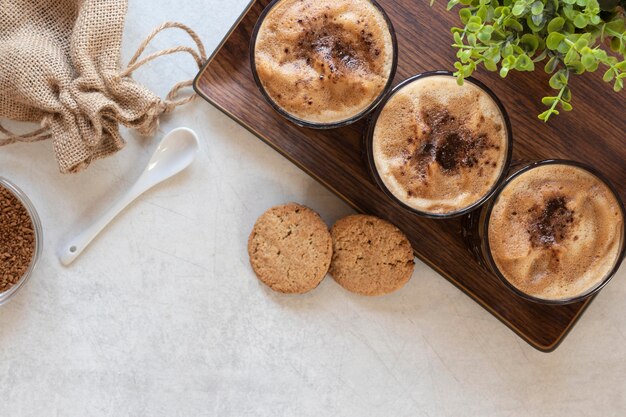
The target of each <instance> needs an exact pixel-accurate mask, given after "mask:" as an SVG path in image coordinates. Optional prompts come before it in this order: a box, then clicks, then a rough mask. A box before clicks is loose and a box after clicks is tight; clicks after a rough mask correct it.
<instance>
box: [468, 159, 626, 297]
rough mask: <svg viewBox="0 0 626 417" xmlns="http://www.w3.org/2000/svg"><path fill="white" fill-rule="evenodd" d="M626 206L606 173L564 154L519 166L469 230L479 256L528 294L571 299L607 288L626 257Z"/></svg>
mask: <svg viewBox="0 0 626 417" xmlns="http://www.w3.org/2000/svg"><path fill="white" fill-rule="evenodd" d="M625 217H626V211H625V209H624V204H623V203H622V201H621V200H620V197H619V194H618V193H617V191H616V190H615V188H614V187H613V186H612V185H611V183H610V182H609V181H608V180H607V179H606V178H604V177H603V176H602V175H601V174H600V173H599V172H597V171H596V170H594V169H593V168H591V167H589V166H586V165H584V164H581V163H578V162H573V161H565V160H545V161H540V162H534V163H531V164H528V165H526V166H524V167H523V168H521V169H517V170H516V171H515V172H514V173H513V174H512V175H511V176H509V177H508V178H507V180H506V181H505V182H504V183H503V184H502V185H501V186H500V187H499V189H498V190H497V192H496V194H495V195H494V198H493V199H492V200H490V201H489V203H488V204H486V205H485V206H483V208H482V209H481V211H480V212H475V213H472V214H471V215H469V216H468V221H467V223H466V227H465V231H466V236H467V237H468V239H469V243H470V247H471V248H472V250H473V251H474V253H475V255H476V256H477V258H478V260H479V261H480V262H481V263H482V264H483V266H485V267H486V268H488V269H489V270H491V271H492V272H493V273H494V274H495V275H497V276H498V277H499V278H500V279H501V280H502V282H503V283H504V284H505V285H507V286H508V287H509V288H510V289H512V290H513V291H514V292H515V293H517V294H518V295H520V296H521V297H523V298H525V299H528V300H531V301H535V302H538V303H542V304H569V303H574V302H577V301H581V300H583V299H585V298H587V297H590V296H591V295H593V294H595V293H597V292H598V291H600V289H601V288H603V287H604V286H605V285H606V284H607V283H608V282H609V280H610V279H611V278H612V277H613V275H614V274H615V272H617V270H618V268H619V266H620V264H621V262H622V260H623V258H624V251H625V248H626V245H625V244H624V236H625V234H626V230H625V229H624V227H625V226H624V219H625Z"/></svg>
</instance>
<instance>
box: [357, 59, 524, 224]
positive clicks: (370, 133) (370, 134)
mask: <svg viewBox="0 0 626 417" xmlns="http://www.w3.org/2000/svg"><path fill="white" fill-rule="evenodd" d="M438 75H443V76H449V77H454V73H453V72H451V71H446V70H432V71H425V72H421V73H418V74H415V75H413V76H411V77H409V78H407V79H405V80H403V81H402V82H400V83H399V84H398V85H397V86H395V87H394V88H393V89H392V90H391V91H389V93H388V94H387V95H386V96H385V98H384V99H383V101H382V102H381V103H380V104H379V106H378V107H377V108H376V110H375V111H374V112H373V113H372V114H371V115H370V118H369V120H368V126H367V129H366V131H365V146H366V154H367V161H368V165H369V168H370V172H371V174H372V176H373V177H374V180H375V182H376V183H377V185H378V187H379V188H380V189H381V190H382V191H383V192H384V193H385V194H386V195H387V197H389V198H390V199H391V200H393V201H394V202H395V203H396V204H398V205H399V206H401V207H402V208H404V209H406V210H408V211H410V212H413V213H415V214H416V215H418V216H420V217H424V218H429V219H441V220H445V219H453V218H458V217H461V216H463V215H466V214H468V213H470V212H472V211H474V210H477V209H479V208H480V207H482V206H483V205H484V204H485V203H486V202H487V201H488V200H489V199H490V198H491V197H492V196H493V195H494V193H495V192H496V190H497V189H498V187H499V186H500V184H502V182H503V181H504V180H505V178H506V176H507V172H508V171H509V169H510V165H511V161H512V158H513V144H514V138H513V128H512V126H511V120H510V118H509V114H508V113H507V111H506V108H505V107H504V104H503V103H502V101H500V99H499V98H498V96H497V95H496V94H495V93H494V92H493V91H492V90H491V89H490V88H489V87H487V86H486V85H485V84H484V83H483V82H481V81H479V80H477V79H475V78H473V77H467V78H465V81H466V82H470V83H472V84H474V85H475V86H476V87H478V88H480V89H481V90H483V91H484V92H485V93H487V95H489V97H490V98H491V99H492V100H493V101H494V102H495V103H496V105H497V106H498V109H499V110H500V113H501V114H502V118H503V120H504V124H505V127H506V130H507V138H506V142H507V151H506V158H505V161H504V164H503V165H502V171H501V173H500V175H499V177H498V180H497V181H496V182H494V184H493V185H492V186H491V188H490V189H489V191H488V192H487V193H486V194H485V195H484V196H482V197H481V198H480V199H478V200H476V201H475V202H474V203H472V204H470V205H469V206H467V207H464V208H462V209H460V210H455V211H452V212H449V213H432V212H427V211H423V210H418V209H416V208H414V207H411V206H409V205H408V204H406V203H405V202H403V201H402V200H400V199H399V198H398V197H396V195H395V194H393V193H392V192H391V190H389V188H388V187H387V186H386V185H385V183H384V181H383V180H382V178H381V177H380V174H379V173H378V169H377V167H376V162H375V160H374V146H373V143H374V131H375V128H376V123H377V121H378V118H379V117H380V114H381V113H382V111H383V109H384V108H385V105H386V104H387V102H388V101H389V100H390V99H391V98H392V97H393V96H394V95H395V94H396V93H397V92H398V91H400V90H401V89H402V88H404V87H406V86H407V85H409V84H411V83H413V82H414V81H416V80H418V79H421V78H426V77H432V76H438Z"/></svg>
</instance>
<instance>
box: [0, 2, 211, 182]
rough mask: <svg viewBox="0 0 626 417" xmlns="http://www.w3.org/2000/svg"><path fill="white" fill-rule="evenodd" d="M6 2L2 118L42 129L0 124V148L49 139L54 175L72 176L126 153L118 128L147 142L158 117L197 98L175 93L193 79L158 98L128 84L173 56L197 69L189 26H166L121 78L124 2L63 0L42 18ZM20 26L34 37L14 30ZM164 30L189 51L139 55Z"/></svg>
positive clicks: (0, 16) (0, 38)
mask: <svg viewBox="0 0 626 417" xmlns="http://www.w3.org/2000/svg"><path fill="white" fill-rule="evenodd" d="M11 2H12V4H11V5H12V7H9V8H6V9H5V8H3V10H0V118H3V117H4V118H7V119H9V120H16V121H21V122H35V123H39V125H40V127H39V128H38V129H36V130H34V131H32V132H29V133H25V134H18V133H15V132H12V131H10V130H9V129H6V128H5V127H3V126H2V125H0V136H2V137H0V146H5V145H10V144H13V143H16V142H27V143H30V142H37V141H42V140H49V139H52V141H53V143H54V150H55V154H56V158H57V161H58V164H59V168H60V171H61V172H64V173H67V172H78V171H80V170H82V169H84V168H85V167H87V166H88V165H89V164H90V163H91V162H92V161H93V160H95V159H98V158H103V157H106V156H108V155H111V154H113V153H115V152H117V151H118V150H120V149H121V148H122V147H123V146H124V144H125V141H124V139H123V138H122V137H121V136H120V135H119V125H124V126H126V127H128V128H131V129H135V130H137V131H138V132H139V133H140V134H142V135H148V136H149V135H152V134H154V133H155V131H156V129H157V128H158V125H159V117H160V116H161V115H162V114H163V113H168V112H171V111H172V110H174V109H175V108H176V107H178V106H181V105H184V104H186V103H189V102H190V101H192V100H194V99H195V97H196V95H195V93H191V94H189V95H187V96H184V97H181V94H180V93H181V91H182V90H183V89H186V88H188V87H190V86H191V85H192V83H193V81H192V80H187V81H181V82H178V83H176V84H175V85H174V86H173V87H172V89H171V90H170V91H169V93H168V94H167V95H166V97H165V98H164V99H160V98H159V97H157V96H156V95H154V94H153V93H152V92H151V91H150V90H148V89H146V88H145V87H143V86H141V85H140V84H138V83H137V82H136V81H134V80H133V79H132V74H133V73H134V72H135V71H136V70H137V69H139V68H141V67H142V66H144V65H146V64H147V63H149V62H151V61H153V60H155V59H156V58H159V57H161V56H166V55H173V54H178V53H187V54H189V55H191V57H192V58H193V59H194V61H195V62H196V64H197V66H198V68H200V67H201V66H202V65H203V64H204V62H205V61H206V59H207V54H206V50H205V48H204V45H203V43H202V41H201V40H200V38H199V36H198V35H197V34H196V33H195V32H194V31H193V30H192V29H191V28H189V27H188V26H186V25H184V24H182V23H178V22H166V23H164V24H162V25H161V26H159V27H157V28H156V29H154V30H153V31H152V33H150V34H149V35H148V37H147V38H146V39H145V40H144V41H143V42H142V43H141V44H140V45H139V47H138V49H137V51H136V52H135V54H134V55H133V57H132V58H131V59H130V61H129V63H128V65H127V66H126V68H125V69H123V70H121V71H120V69H119V55H120V48H121V37H122V33H123V27H124V18H125V15H126V10H127V0H105V1H102V0H85V1H84V2H81V3H77V2H74V1H71V0H61V1H60V2H59V3H58V4H57V5H56V6H55V7H53V10H50V9H48V10H46V13H39V10H37V9H36V8H33V6H32V3H30V2H29V0H11ZM22 6H23V7H22ZM41 7H44V6H43V5H42V6H41ZM15 10H22V11H26V12H29V11H30V12H32V14H29V13H26V12H25V13H14V12H13V11H15ZM41 16H45V19H44V20H42V18H41ZM32 25H39V26H32ZM20 26H21V27H37V29H38V30H37V31H19V30H15V29H16V28H17V27H20ZM168 29H179V30H182V31H184V32H185V33H186V34H187V35H188V36H189V37H190V38H191V39H192V41H193V43H194V46H193V47H192V46H176V47H172V48H168V49H164V50H161V51H157V52H154V53H151V54H149V55H147V56H143V55H144V52H145V51H146V49H147V48H148V46H149V45H150V44H151V42H152V41H153V40H154V38H155V37H156V36H157V35H158V34H159V33H160V32H162V31H165V30H168ZM24 44H26V45H29V46H28V48H27V49H28V50H24V48H23V46H22V45H24ZM20 69H21V70H20Z"/></svg>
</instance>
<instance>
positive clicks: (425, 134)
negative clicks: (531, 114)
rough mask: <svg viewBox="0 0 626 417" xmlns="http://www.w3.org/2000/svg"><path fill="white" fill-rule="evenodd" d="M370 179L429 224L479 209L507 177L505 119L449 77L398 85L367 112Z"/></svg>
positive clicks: (477, 89) (478, 93)
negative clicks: (372, 111)
mask: <svg viewBox="0 0 626 417" xmlns="http://www.w3.org/2000/svg"><path fill="white" fill-rule="evenodd" d="M365 147H366V152H367V159H368V163H369V166H370V170H371V173H372V175H373V177H374V179H375V181H376V182H377V183H378V185H379V186H380V188H381V189H382V190H383V191H384V192H385V193H386V194H387V195H388V196H389V197H390V198H391V199H392V200H394V201H395V202H397V203H398V204H399V205H400V206H402V207H404V208H406V209H408V210H410V211H412V212H414V213H416V214H418V215H420V216H423V217H428V218H436V219H446V218H452V217H457V216H461V215H463V214H466V213H468V212H470V211H472V210H474V209H475V208H477V207H479V206H480V205H481V204H483V203H484V202H485V201H486V200H487V199H488V198H489V197H490V196H491V195H492V194H493V192H495V190H496V188H497V186H498V185H499V184H500V183H501V181H502V180H503V179H504V176H505V175H506V172H507V171H508V168H509V164H510V161H511V154H512V148H513V137H512V134H511V124H510V121H509V117H508V115H507V113H506V110H505V109H504V106H503V105H502V103H501V102H500V101H499V100H498V98H497V97H496V96H495V94H493V93H492V92H491V90H489V89H488V88H487V87H486V86H485V85H483V84H482V83H481V82H479V81H477V80H475V79H472V78H469V79H466V80H465V82H464V84H463V85H462V86H459V85H458V84H457V81H456V78H455V77H454V76H453V75H452V73H450V72H448V71H432V72H426V73H423V74H419V75H416V76H414V77H411V78H409V79H407V80H406V81H404V82H402V83H401V84H400V85H398V86H397V87H396V88H394V89H393V90H392V91H391V93H390V94H389V95H388V96H387V97H386V98H385V99H384V100H383V102H382V103H381V105H380V106H379V107H378V109H377V110H376V111H375V112H374V113H373V114H372V117H371V119H370V123H369V127H368V130H367V132H366V136H365Z"/></svg>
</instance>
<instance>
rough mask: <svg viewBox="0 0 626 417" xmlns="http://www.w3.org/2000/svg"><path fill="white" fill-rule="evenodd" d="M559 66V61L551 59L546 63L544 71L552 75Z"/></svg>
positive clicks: (554, 58)
mask: <svg viewBox="0 0 626 417" xmlns="http://www.w3.org/2000/svg"><path fill="white" fill-rule="evenodd" d="M558 65H559V60H558V59H557V58H556V57H554V56H553V57H552V58H550V59H549V60H548V62H547V63H546V66H545V67H544V70H545V71H546V72H547V73H548V74H552V73H553V72H554V70H556V67H557V66H558Z"/></svg>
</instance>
